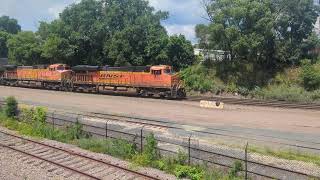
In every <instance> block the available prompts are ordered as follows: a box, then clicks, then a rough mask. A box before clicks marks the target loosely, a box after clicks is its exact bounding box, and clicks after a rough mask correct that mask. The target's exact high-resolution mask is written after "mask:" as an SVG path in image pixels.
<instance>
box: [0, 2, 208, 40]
mask: <svg viewBox="0 0 320 180" xmlns="http://www.w3.org/2000/svg"><path fill="white" fill-rule="evenodd" d="M79 1H80V0H0V16H2V15H7V16H10V17H12V18H15V19H17V20H18V22H19V24H20V25H21V27H22V30H31V31H36V30H37V28H38V26H39V21H48V22H50V21H52V20H53V19H55V18H58V17H59V13H60V12H62V11H63V9H64V8H65V7H66V6H68V5H70V4H72V3H77V2H79ZM148 1H149V2H150V4H151V6H153V7H154V8H155V9H156V10H164V11H168V12H169V13H170V17H169V19H168V20H166V21H164V22H162V23H163V25H164V26H165V27H166V29H167V31H168V33H169V34H170V35H173V34H183V35H185V36H186V38H187V39H189V40H190V41H192V42H193V43H196V41H197V40H196V38H195V32H194V27H195V25H196V24H199V23H207V21H206V20H205V19H204V18H202V17H204V15H205V13H204V10H203V8H202V6H201V3H200V2H201V1H200V0H148Z"/></svg>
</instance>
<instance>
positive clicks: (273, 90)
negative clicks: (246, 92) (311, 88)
mask: <svg viewBox="0 0 320 180" xmlns="http://www.w3.org/2000/svg"><path fill="white" fill-rule="evenodd" d="M251 95H252V96H253V97H256V98H260V99H266V100H274V99H277V100H282V101H291V102H312V101H313V100H314V99H313V98H316V96H314V97H312V93H309V92H307V91H305V90H304V89H303V88H302V87H299V86H286V85H270V86H268V87H266V88H262V89H260V88H256V89H255V90H254V91H253V92H252V93H251Z"/></svg>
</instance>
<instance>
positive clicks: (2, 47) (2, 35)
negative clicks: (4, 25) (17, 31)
mask: <svg viewBox="0 0 320 180" xmlns="http://www.w3.org/2000/svg"><path fill="white" fill-rule="evenodd" d="M11 37H12V35H11V34H9V33H7V32H4V31H0V57H8V47H7V41H8V40H9V39H10V38H11Z"/></svg>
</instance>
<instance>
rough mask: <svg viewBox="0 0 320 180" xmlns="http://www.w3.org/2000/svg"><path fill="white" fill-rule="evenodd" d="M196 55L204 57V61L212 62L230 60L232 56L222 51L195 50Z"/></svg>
mask: <svg viewBox="0 0 320 180" xmlns="http://www.w3.org/2000/svg"><path fill="white" fill-rule="evenodd" d="M194 55H196V56H202V57H203V59H204V60H211V61H222V60H224V59H229V58H230V55H229V54H226V53H225V51H222V50H204V49H198V48H195V49H194Z"/></svg>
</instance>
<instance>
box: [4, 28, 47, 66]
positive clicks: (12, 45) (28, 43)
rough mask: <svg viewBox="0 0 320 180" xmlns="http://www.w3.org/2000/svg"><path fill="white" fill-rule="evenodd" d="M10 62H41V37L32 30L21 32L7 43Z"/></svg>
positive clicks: (31, 63) (19, 63)
mask: <svg viewBox="0 0 320 180" xmlns="http://www.w3.org/2000/svg"><path fill="white" fill-rule="evenodd" d="M7 46H8V49H9V59H10V63H12V64H17V65H35V64H41V59H40V55H41V48H40V39H39V38H38V37H37V36H36V35H35V34H34V33H33V32H31V31H24V32H19V33H18V34H17V35H14V36H12V38H10V39H9V40H8V43H7Z"/></svg>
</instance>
